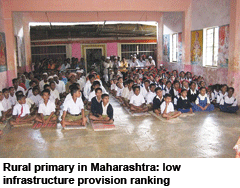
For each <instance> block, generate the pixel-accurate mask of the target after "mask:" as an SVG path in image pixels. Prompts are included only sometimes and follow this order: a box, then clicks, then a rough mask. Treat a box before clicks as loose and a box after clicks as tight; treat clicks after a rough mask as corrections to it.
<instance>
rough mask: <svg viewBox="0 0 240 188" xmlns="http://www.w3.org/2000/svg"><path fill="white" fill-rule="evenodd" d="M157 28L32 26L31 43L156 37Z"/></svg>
mask: <svg viewBox="0 0 240 188" xmlns="http://www.w3.org/2000/svg"><path fill="white" fill-rule="evenodd" d="M156 34H157V27H156V26H153V25H144V24H105V23H104V24H99V25H64V26H59V25H49V26H31V27H30V36H31V41H35V40H49V39H68V38H108V37H111V38H112V37H114V38H116V39H118V37H143V38H144V37H156Z"/></svg>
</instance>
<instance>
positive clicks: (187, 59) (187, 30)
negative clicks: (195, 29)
mask: <svg viewBox="0 0 240 188" xmlns="http://www.w3.org/2000/svg"><path fill="white" fill-rule="evenodd" d="M183 14H184V16H183V32H182V46H183V50H182V62H183V63H184V71H185V72H187V71H190V72H191V71H192V65H191V29H192V6H191V4H190V6H189V7H188V9H187V10H185V11H184V12H183Z"/></svg>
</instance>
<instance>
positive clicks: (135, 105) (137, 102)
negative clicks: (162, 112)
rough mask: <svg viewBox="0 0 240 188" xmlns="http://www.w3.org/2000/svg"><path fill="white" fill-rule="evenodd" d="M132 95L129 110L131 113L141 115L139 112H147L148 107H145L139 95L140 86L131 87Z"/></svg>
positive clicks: (143, 100) (142, 98)
mask: <svg viewBox="0 0 240 188" xmlns="http://www.w3.org/2000/svg"><path fill="white" fill-rule="evenodd" d="M133 92H134V95H133V96H132V97H131V99H130V102H129V104H130V110H131V112H132V113H141V112H147V111H148V107H147V106H145V99H144V97H143V96H142V94H140V86H135V87H133Z"/></svg>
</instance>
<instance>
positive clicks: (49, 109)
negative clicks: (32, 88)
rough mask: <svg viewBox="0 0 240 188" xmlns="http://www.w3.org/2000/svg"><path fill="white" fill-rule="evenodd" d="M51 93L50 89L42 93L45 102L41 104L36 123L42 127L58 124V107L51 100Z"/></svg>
mask: <svg viewBox="0 0 240 188" xmlns="http://www.w3.org/2000/svg"><path fill="white" fill-rule="evenodd" d="M49 97H50V91H49V90H48V89H46V90H43V91H42V99H43V101H42V102H41V103H40V104H39V108H38V115H37V116H36V119H35V121H36V123H41V124H42V125H45V126H47V125H49V124H56V123H57V116H56V115H55V112H56V106H55V104H54V102H52V101H51V100H49Z"/></svg>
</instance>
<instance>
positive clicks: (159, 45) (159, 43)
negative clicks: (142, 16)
mask: <svg viewBox="0 0 240 188" xmlns="http://www.w3.org/2000/svg"><path fill="white" fill-rule="evenodd" d="M157 22H158V28H157V59H156V60H157V61H156V63H157V68H159V67H160V64H161V62H162V57H163V13H160V12H159V13H158V19H157Z"/></svg>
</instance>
